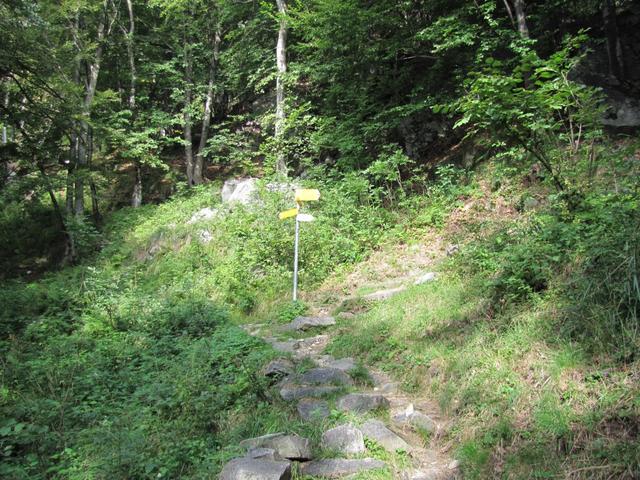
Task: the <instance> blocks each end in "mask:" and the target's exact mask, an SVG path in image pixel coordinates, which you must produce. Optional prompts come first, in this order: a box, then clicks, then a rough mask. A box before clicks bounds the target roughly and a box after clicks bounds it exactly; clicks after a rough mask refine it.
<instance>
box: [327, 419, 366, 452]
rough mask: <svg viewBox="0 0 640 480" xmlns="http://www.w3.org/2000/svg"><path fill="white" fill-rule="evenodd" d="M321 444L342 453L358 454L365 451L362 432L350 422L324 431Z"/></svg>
mask: <svg viewBox="0 0 640 480" xmlns="http://www.w3.org/2000/svg"><path fill="white" fill-rule="evenodd" d="M321 446H322V448H324V449H325V450H332V451H335V452H338V453H341V454H342V455H357V454H359V453H364V451H365V448H364V436H363V435H362V432H361V431H360V429H358V428H356V427H355V426H353V425H352V424H350V423H348V424H346V425H339V426H337V427H335V428H332V429H330V430H327V431H326V432H324V434H323V435H322V441H321Z"/></svg>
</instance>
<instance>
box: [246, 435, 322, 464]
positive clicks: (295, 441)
mask: <svg viewBox="0 0 640 480" xmlns="http://www.w3.org/2000/svg"><path fill="white" fill-rule="evenodd" d="M240 446H241V447H243V448H246V449H247V450H253V449H256V448H270V449H272V450H275V451H276V453H277V454H278V455H280V456H281V457H282V458H288V459H289V460H309V459H311V458H312V456H311V446H310V444H309V440H308V439H306V438H302V437H300V436H298V435H295V434H292V435H287V434H285V433H272V434H270V435H264V436H262V437H256V438H249V439H247V440H243V441H242V442H240Z"/></svg>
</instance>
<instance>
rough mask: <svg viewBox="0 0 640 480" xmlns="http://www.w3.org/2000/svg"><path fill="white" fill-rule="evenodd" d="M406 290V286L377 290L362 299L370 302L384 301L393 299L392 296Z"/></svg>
mask: <svg viewBox="0 0 640 480" xmlns="http://www.w3.org/2000/svg"><path fill="white" fill-rule="evenodd" d="M406 289H407V287H406V286H404V285H401V286H399V287H395V288H389V289H387V290H378V291H377V292H373V293H370V294H368V295H365V296H364V297H362V298H364V299H365V300H371V301H380V300H386V299H388V298H391V297H393V296H394V295H397V294H398V293H400V292H404V291H405V290H406Z"/></svg>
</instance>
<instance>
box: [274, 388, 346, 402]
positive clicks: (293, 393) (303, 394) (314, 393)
mask: <svg viewBox="0 0 640 480" xmlns="http://www.w3.org/2000/svg"><path fill="white" fill-rule="evenodd" d="M342 388H343V387H333V386H326V385H321V386H304V385H302V386H301V385H292V384H287V385H284V386H283V387H282V388H281V389H280V396H281V397H282V399H283V400H284V401H286V402H291V401H293V400H300V399H301V398H307V397H309V398H318V397H324V396H326V395H331V394H333V393H336V392H339V391H341V390H342Z"/></svg>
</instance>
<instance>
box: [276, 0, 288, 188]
mask: <svg viewBox="0 0 640 480" xmlns="http://www.w3.org/2000/svg"><path fill="white" fill-rule="evenodd" d="M276 3H277V4H278V14H279V15H280V28H279V29H278V43H277V45H276V65H277V67H278V75H277V77H276V131H275V133H276V139H280V137H281V136H282V133H283V129H284V122H285V119H286V114H285V111H284V101H285V96H284V76H285V74H286V73H287V20H286V17H285V15H286V12H287V4H286V3H285V0H276ZM278 148H279V152H278V154H277V158H276V173H277V174H279V175H282V176H286V175H287V163H286V159H285V155H284V152H282V150H281V147H278Z"/></svg>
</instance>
